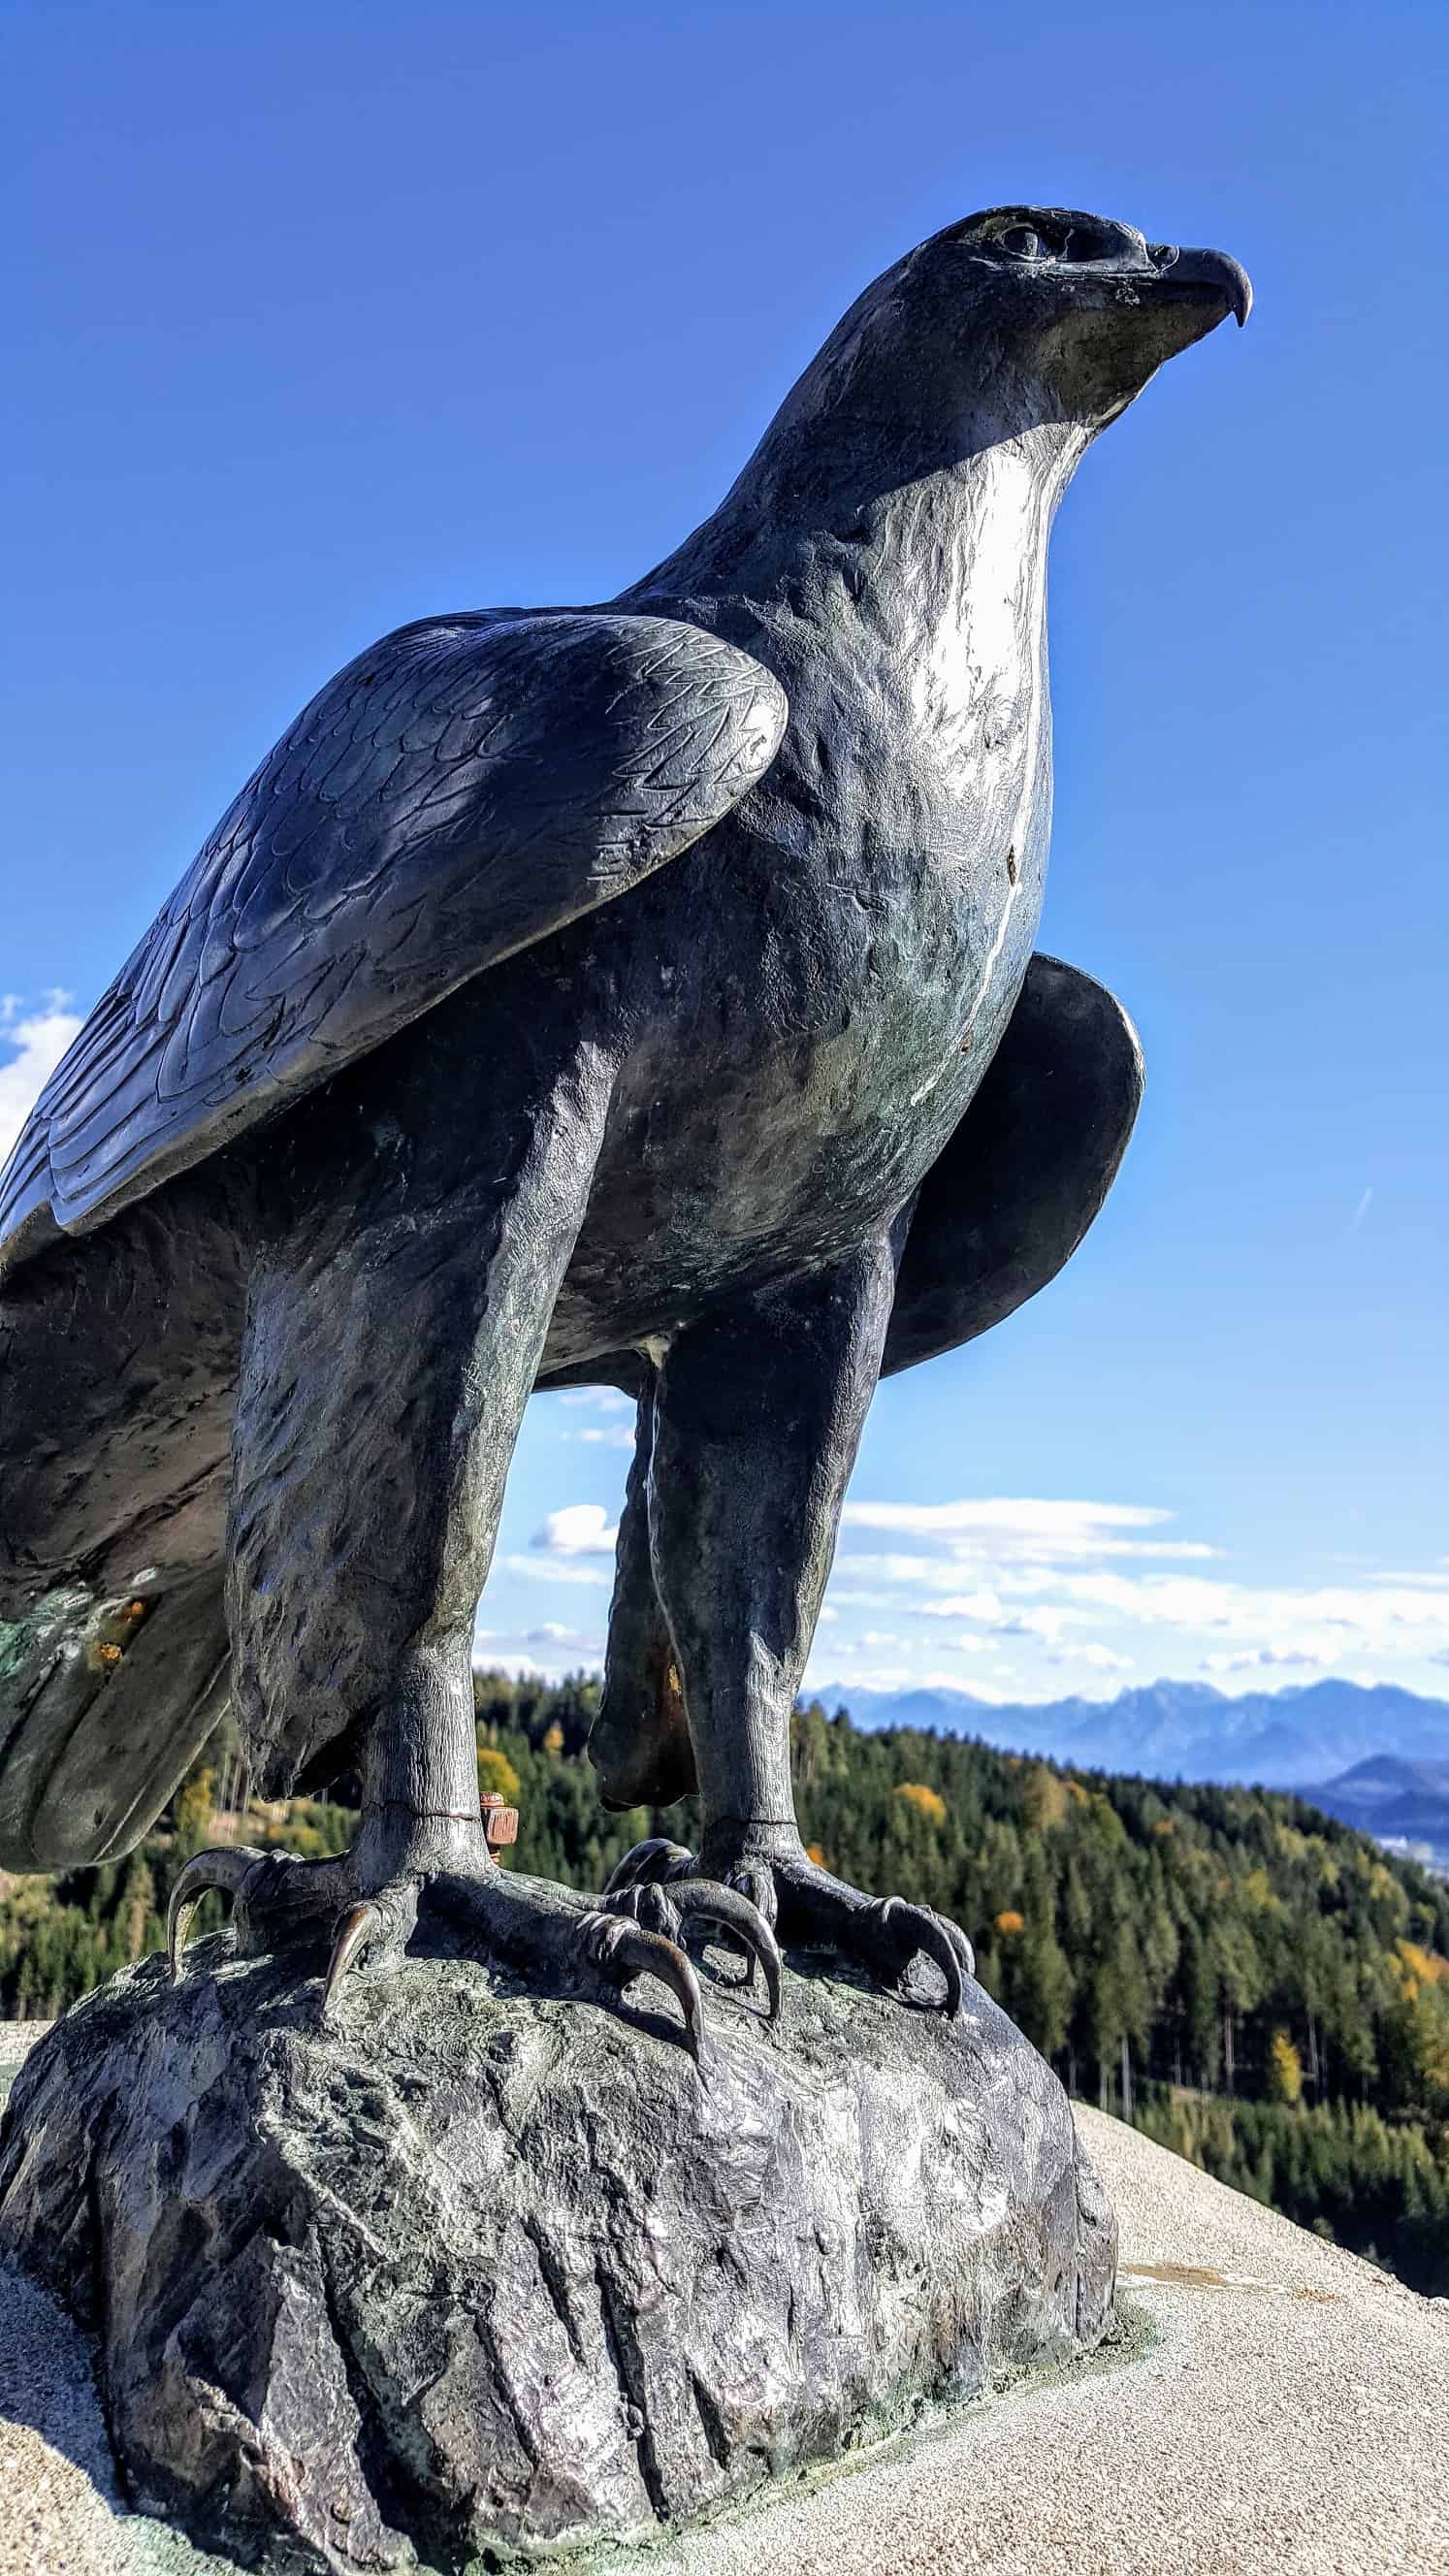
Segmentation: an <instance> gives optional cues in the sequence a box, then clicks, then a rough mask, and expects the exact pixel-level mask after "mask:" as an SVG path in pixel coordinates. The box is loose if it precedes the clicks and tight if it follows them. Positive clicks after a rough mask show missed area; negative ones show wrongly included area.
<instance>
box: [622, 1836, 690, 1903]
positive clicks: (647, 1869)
mask: <svg viewBox="0 0 1449 2576" xmlns="http://www.w3.org/2000/svg"><path fill="white" fill-rule="evenodd" d="M693 1866H694V1854H693V1852H691V1851H686V1850H685V1848H684V1845H683V1843H672V1842H671V1841H670V1839H669V1836H668V1835H667V1834H651V1835H650V1837H649V1840H648V1841H647V1842H643V1843H635V1845H634V1847H633V1850H632V1851H626V1852H625V1854H624V1857H623V1859H622V1860H621V1861H616V1862H615V1864H614V1867H613V1868H612V1870H611V1871H610V1872H609V1877H608V1880H607V1883H606V1885H605V1888H604V1894H605V1895H606V1896H618V1895H619V1894H620V1893H621V1892H622V1890H623V1889H625V1888H626V1887H639V1886H641V1885H642V1884H643V1883H644V1882H645V1881H647V1880H658V1879H667V1878H670V1877H672V1876H673V1874H674V1873H675V1871H677V1870H681V1869H692V1868H693Z"/></svg>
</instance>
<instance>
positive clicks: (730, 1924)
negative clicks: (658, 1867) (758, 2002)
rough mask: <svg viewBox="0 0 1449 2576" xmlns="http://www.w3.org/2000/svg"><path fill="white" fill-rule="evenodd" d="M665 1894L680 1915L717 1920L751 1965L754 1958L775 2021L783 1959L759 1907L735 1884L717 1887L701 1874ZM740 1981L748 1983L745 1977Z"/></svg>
mask: <svg viewBox="0 0 1449 2576" xmlns="http://www.w3.org/2000/svg"><path fill="white" fill-rule="evenodd" d="M669 1895H670V1901H671V1903H672V1904H673V1905H674V1906H675V1908H676V1909H677V1911H678V1912H679V1914H680V1915H681V1916H687V1915H696V1916H698V1917H700V1918H701V1919H702V1920H703V1921H704V1922H706V1923H718V1924H719V1925H720V1926H721V1928H722V1929H723V1930H724V1931H726V1932H728V1933H730V1934H731V1935H732V1936H733V1938H734V1939H735V1940H736V1941H738V1942H739V1943H740V1944H741V1945H742V1947H743V1948H744V1949H745V1950H746V1951H747V1952H748V1953H749V1957H750V1961H751V1964H752V1965H753V1964H754V1963H756V1962H758V1964H759V1966H760V1968H761V1970H762V1971H763V1973H764V1979H765V1992H766V1994H767V1996H768V1998H769V2019H770V2020H771V2021H778V2020H779V2018H780V1983H781V1977H782V1974H783V1966H784V1963H783V1961H782V1960H781V1957H780V1945H779V1943H778V1942H777V1940H776V1939H775V1935H774V1933H773V1932H772V1931H771V1929H770V1926H769V1924H768V1923H767V1922H766V1921H765V1918H764V1916H763V1914H762V1913H761V1912H760V1909H759V1907H758V1906H757V1905H752V1904H751V1903H750V1900H749V1898H748V1897H747V1896H742V1895H741V1894H740V1892H739V1890H738V1888H734V1887H719V1886H716V1885H715V1884H714V1883H713V1882H712V1881H711V1880H709V1879H703V1878H687V1879H685V1880H683V1881H682V1882H681V1883H679V1884H678V1885H674V1886H671V1888H670V1890H669ZM744 1982H745V1983H748V1978H746V1979H745V1980H744Z"/></svg>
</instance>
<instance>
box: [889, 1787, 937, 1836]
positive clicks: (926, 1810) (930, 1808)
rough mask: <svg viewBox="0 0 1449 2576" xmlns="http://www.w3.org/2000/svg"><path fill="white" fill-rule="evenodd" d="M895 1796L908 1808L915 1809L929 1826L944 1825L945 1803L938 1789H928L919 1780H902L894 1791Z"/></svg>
mask: <svg viewBox="0 0 1449 2576" xmlns="http://www.w3.org/2000/svg"><path fill="white" fill-rule="evenodd" d="M896 1796H897V1797H898V1798H904V1799H905V1800H906V1801H907V1803H908V1804H909V1805H910V1806H912V1807H915V1808H916V1809H917V1810H918V1811H919V1813H920V1814H921V1815H923V1816H924V1817H925V1818H926V1820H927V1822H928V1823H929V1824H933V1825H944V1823H945V1821H946V1801H945V1799H944V1798H943V1797H942V1795H941V1793H940V1791H939V1789H928V1788H927V1787H926V1785H925V1783H924V1781H921V1780H903V1781H902V1782H901V1784H900V1786H899V1788H898V1789H897V1791H896Z"/></svg>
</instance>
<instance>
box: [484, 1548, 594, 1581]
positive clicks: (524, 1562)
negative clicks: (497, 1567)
mask: <svg viewBox="0 0 1449 2576" xmlns="http://www.w3.org/2000/svg"><path fill="white" fill-rule="evenodd" d="M503 1571H504V1572H505V1573H506V1574H521V1575H522V1577H523V1579H524V1581H525V1582H526V1583H592V1584H602V1585H604V1586H605V1588H607V1586H608V1585H609V1584H610V1583H611V1582H612V1581H613V1577H612V1575H608V1574H605V1573H604V1572H603V1570H602V1568H601V1567H599V1566H594V1565H575V1564H571V1563H570V1561H569V1559H568V1558H567V1557H557V1556H546V1555H545V1554H544V1552H543V1550H542V1549H540V1550H539V1553H538V1554H537V1555H536V1556H505V1557H504V1559H503Z"/></svg>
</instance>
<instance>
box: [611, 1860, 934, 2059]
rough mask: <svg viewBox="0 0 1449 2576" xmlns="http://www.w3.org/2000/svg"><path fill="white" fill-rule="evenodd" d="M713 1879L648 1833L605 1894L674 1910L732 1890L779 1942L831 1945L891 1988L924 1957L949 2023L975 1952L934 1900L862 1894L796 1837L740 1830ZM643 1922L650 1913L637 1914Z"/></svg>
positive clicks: (817, 1946) (616, 1900)
mask: <svg viewBox="0 0 1449 2576" xmlns="http://www.w3.org/2000/svg"><path fill="white" fill-rule="evenodd" d="M720 1880H721V1882H722V1884H721V1885H718V1886H716V1885H713V1883H712V1882H710V1881H708V1880H706V1879H704V1878H703V1876H702V1874H701V1864H700V1862H699V1861H698V1860H697V1859H696V1858H695V1855H694V1854H693V1852H691V1851H687V1850H686V1849H685V1847H684V1845H683V1844H682V1843H673V1842H668V1841H666V1840H664V1839H663V1837H655V1838H654V1839H652V1840H651V1841H649V1842H644V1843H636V1844H635V1846H634V1848H633V1850H632V1851H629V1852H626V1853H625V1855H624V1858H623V1859H622V1860H621V1861H620V1862H619V1865H618V1867H617V1868H616V1869H615V1871H614V1873H613V1875H612V1877H611V1878H610V1880H609V1884H608V1888H607V1890H606V1894H605V1901H606V1903H607V1902H612V1903H615V1904H617V1903H619V1902H621V1901H623V1900H625V1899H628V1900H630V1901H632V1902H633V1903H634V1904H635V1906H636V1907H641V1906H642V1902H643V1900H644V1899H645V1897H646V1896H647V1895H648V1894H650V1893H651V1892H652V1893H653V1894H654V1895H655V1896H657V1897H659V1898H662V1899H663V1900H664V1901H665V1902H666V1904H667V1905H668V1906H669V1907H670V1908H671V1909H673V1910H675V1911H677V1912H678V1911H682V1910H683V1909H685V1908H687V1905H688V1902H689V1891H690V1889H691V1888H693V1887H699V1886H703V1887H710V1888H711V1891H712V1894H713V1895H714V1896H716V1897H717V1896H719V1895H720V1894H722V1893H724V1894H730V1893H733V1894H735V1895H737V1896H738V1897H739V1898H740V1899H741V1900H742V1901H744V1902H745V1903H747V1904H748V1905H749V1906H750V1909H751V1911H752V1913H754V1914H755V1915H756V1917H757V1918H758V1919H759V1920H762V1921H765V1922H769V1923H773V1924H774V1925H776V1927H777V1928H778V1931H779V1934H780V1937H781V1938H782V1939H783V1940H785V1941H786V1942H795V1943H798V1944H799V1945H800V1947H801V1948H803V1949H827V1950H834V1951H836V1952H838V1953H839V1954H841V1955H842V1956H844V1957H846V1958H850V1959H853V1960H855V1961H856V1962H857V1963H858V1964H859V1965H860V1966H861V1967H864V1968H868V1969H869V1970H870V1971H871V1973H872V1974H873V1975H876V1976H880V1977H882V1978H884V1979H886V1980H888V1981H890V1982H891V1983H894V1984H897V1985H898V1984H899V1981H900V1980H901V1979H902V1978H903V1977H904V1976H905V1974H906V1972H907V1970H908V1969H909V1968H910V1967H911V1965H912V1962H913V1961H914V1960H915V1959H916V1958H918V1957H924V1958H926V1959H929V1960H930V1961H931V1963H932V1965H933V1966H934V1967H935V1968H936V1969H937V1970H938V1972H939V1974H940V1976H941V1979H942V1982H943V1984H944V1987H945V1993H944V1996H943V1997H942V2004H941V2008H942V2009H943V2010H944V2011H945V2013H946V2015H947V2017H948V2019H952V2020H954V2018H955V2017H956V2015H957V2014H958V2013H959V2012H960V2010H961V2004H962V1999H963V1995H964V1992H965V1981H966V1979H967V1978H968V1977H970V1976H973V1975H974V1974H975V1970H976V1954H975V1952H974V1951H973V1949H972V1947H971V1944H970V1942H969V1941H968V1940H967V1938H966V1935H965V1933H964V1932H963V1931H962V1930H961V1928H960V1926H959V1925H958V1924H956V1923H953V1922H952V1921H951V1919H950V1917H949V1916H948V1915H945V1914H938V1913H937V1912H936V1911H935V1909H934V1907H932V1906H929V1905H913V1904H910V1903H908V1902H907V1900H906V1899H905V1898H904V1897H900V1896H867V1895H866V1894H864V1892H863V1891H862V1890H861V1889H860V1888H858V1887H851V1886H849V1885H848V1884H847V1882H846V1881H845V1880H844V1879H840V1878H835V1877H833V1876H832V1875H831V1873H830V1871H829V1870H826V1869H822V1868H821V1867H820V1866H819V1864H818V1863H817V1862H815V1861H812V1860H811V1859H810V1858H809V1857H808V1855H807V1853H806V1852H805V1851H804V1849H803V1847H801V1846H800V1845H799V1844H798V1843H797V1844H793V1845H790V1846H787V1847H785V1848H770V1849H761V1848H752V1847H751V1838H750V1835H749V1832H748V1828H747V1829H746V1830H745V1832H744V1834H743V1836H742V1837H741V1838H740V1843H739V1848H738V1851H737V1854H736V1856H735V1857H734V1858H733V1859H732V1860H730V1861H728V1862H726V1863H725V1864H724V1865H723V1866H722V1867H721V1871H720ZM716 1913H717V1919H719V1920H720V1921H722V1922H723V1921H726V1920H727V1918H726V1917H724V1916H723V1915H720V1914H718V1909H716ZM641 1919H649V1920H652V1919H654V1918H653V1917H652V1916H649V1917H646V1916H644V1915H643V1914H642V1912H641ZM777 1955H778V1954H777ZM903 2000H904V1998H903Z"/></svg>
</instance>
